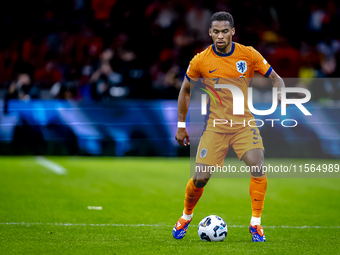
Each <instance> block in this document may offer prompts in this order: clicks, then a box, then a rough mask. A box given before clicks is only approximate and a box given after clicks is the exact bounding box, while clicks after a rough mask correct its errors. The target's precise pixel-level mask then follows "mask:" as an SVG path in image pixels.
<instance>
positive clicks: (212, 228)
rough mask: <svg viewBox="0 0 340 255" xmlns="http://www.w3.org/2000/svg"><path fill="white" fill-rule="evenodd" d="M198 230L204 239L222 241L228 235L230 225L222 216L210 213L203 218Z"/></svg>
mask: <svg viewBox="0 0 340 255" xmlns="http://www.w3.org/2000/svg"><path fill="white" fill-rule="evenodd" d="M197 232H198V236H199V237H200V238H201V240H202V241H209V242H220V241H223V240H224V239H225V238H226V237H227V234H228V227H227V224H226V223H225V221H224V220H223V219H222V218H221V217H219V216H216V215H210V216H207V217H205V218H204V219H203V220H201V222H200V223H199V224H198V229H197Z"/></svg>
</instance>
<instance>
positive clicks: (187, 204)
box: [184, 178, 204, 215]
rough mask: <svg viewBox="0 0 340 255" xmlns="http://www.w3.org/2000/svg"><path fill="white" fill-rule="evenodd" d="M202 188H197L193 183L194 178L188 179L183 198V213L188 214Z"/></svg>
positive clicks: (191, 211) (198, 197)
mask: <svg viewBox="0 0 340 255" xmlns="http://www.w3.org/2000/svg"><path fill="white" fill-rule="evenodd" d="M203 189H204V187H203V188H197V187H196V186H195V185H194V180H193V178H191V179H190V180H189V181H188V184H187V188H186V190H185V200H184V213H185V214H187V215H190V214H192V213H193V210H194V208H195V206H196V204H197V202H198V200H199V199H200V197H201V196H202V194H203Z"/></svg>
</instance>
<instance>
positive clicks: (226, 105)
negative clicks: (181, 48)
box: [186, 42, 272, 133]
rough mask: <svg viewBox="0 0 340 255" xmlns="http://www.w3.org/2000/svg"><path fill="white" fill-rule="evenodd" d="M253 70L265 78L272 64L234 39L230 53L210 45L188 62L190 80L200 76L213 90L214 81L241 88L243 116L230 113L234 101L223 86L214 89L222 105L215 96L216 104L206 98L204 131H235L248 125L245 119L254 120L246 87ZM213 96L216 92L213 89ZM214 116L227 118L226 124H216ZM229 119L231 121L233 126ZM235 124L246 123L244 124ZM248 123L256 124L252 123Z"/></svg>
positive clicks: (195, 79)
mask: <svg viewBox="0 0 340 255" xmlns="http://www.w3.org/2000/svg"><path fill="white" fill-rule="evenodd" d="M255 71H256V72H258V73H260V74H261V75H263V76H266V77H268V76H269V74H270V73H271V71H272V67H271V66H270V65H269V64H268V63H267V61H266V60H265V59H264V58H263V57H262V55H261V54H260V53H259V52H258V51H256V50H255V49H254V48H253V47H247V46H243V45H241V44H239V43H234V42H232V48H231V51H230V52H229V53H226V54H222V53H219V52H217V51H216V48H215V45H214V44H212V45H210V46H209V47H208V48H207V49H205V50H204V51H202V52H201V53H199V54H197V55H196V56H195V57H194V58H193V59H192V60H191V61H190V65H189V67H188V70H187V73H186V77H187V79H188V80H189V81H191V80H194V81H197V80H198V79H199V78H203V79H202V80H203V83H205V84H206V85H208V87H209V88H212V89H215V84H230V85H234V86H236V87H238V88H239V89H241V91H242V93H243V96H244V115H233V101H234V100H233V96H232V93H231V92H230V90H229V89H226V88H222V89H215V90H216V93H217V94H218V96H219V98H220V99H221V103H222V105H221V103H220V102H219V99H217V98H218V97H216V102H217V104H215V103H214V102H212V101H211V98H210V97H208V100H207V114H206V116H205V126H204V130H209V131H214V132H219V133H235V132H237V131H239V130H240V129H241V128H242V127H244V126H248V121H249V120H252V119H254V116H253V115H252V114H251V112H250V110H249V108H248V86H249V83H250V81H251V79H252V78H253V77H254V72H255ZM202 93H203V92H202ZM212 95H214V96H215V95H216V94H215V91H214V93H212ZM217 119H223V120H227V121H228V123H227V124H216V120H217ZM214 120H215V126H214ZM231 122H232V123H233V124H232V126H231ZM219 123H221V121H220V122H219ZM234 123H245V125H243V124H234ZM251 125H256V124H255V123H254V122H251Z"/></svg>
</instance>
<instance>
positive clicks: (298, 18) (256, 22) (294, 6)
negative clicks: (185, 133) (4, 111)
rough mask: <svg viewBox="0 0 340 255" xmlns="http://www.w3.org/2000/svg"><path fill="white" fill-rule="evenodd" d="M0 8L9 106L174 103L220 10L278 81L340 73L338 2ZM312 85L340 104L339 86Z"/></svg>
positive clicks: (61, 3)
mask: <svg viewBox="0 0 340 255" xmlns="http://www.w3.org/2000/svg"><path fill="white" fill-rule="evenodd" d="M0 6H1V7H0V19H1V22H0V24H1V25H0V27H1V30H0V36H1V40H0V89H2V90H6V92H5V93H4V94H5V98H6V99H7V100H9V99H11V98H20V99H28V98H60V99H74V100H94V101H102V102H106V101H110V100H112V99H114V98H116V97H127V98H147V99H152V98H163V99H175V98H177V95H178V91H179V88H180V85H181V81H182V79H183V76H184V74H185V71H186V69H187V67H188V64H189V61H190V60H191V58H192V57H193V56H194V55H195V54H196V53H198V52H200V51H202V50H203V49H205V47H207V46H208V45H209V44H211V39H210V37H209V35H208V28H209V20H210V17H211V15H212V14H213V13H214V12H216V11H222V10H224V11H228V12H230V13H231V14H232V15H233V16H234V20H235V28H236V34H235V36H234V41H236V42H239V43H241V44H244V45H251V46H253V47H254V48H256V49H257V50H258V51H259V52H261V53H262V55H263V56H264V57H265V58H266V59H267V60H268V62H269V63H270V64H271V65H272V66H273V68H274V69H275V70H276V71H277V73H278V74H279V75H281V76H282V77H294V78H301V79H302V81H303V78H332V77H340V33H339V32H338V28H337V26H338V24H340V5H339V3H338V2H337V1H335V0H329V1H313V0H312V1H307V0H286V1H281V0H271V1H267V0H265V1H260V0H245V1H238V0H203V1H202V0H195V1H193V0H191V1H185V0H153V1H152V0H138V1H123V0H26V1H23V0H12V1H2V2H1V4H0ZM330 80H332V79H330ZM310 81H311V80H308V81H307V82H305V83H304V85H303V86H307V87H308V86H312V87H310V88H311V90H312V93H313V100H319V99H320V98H330V99H335V100H339V99H340V84H338V83H336V82H335V83H334V82H329V83H322V84H318V85H317V86H314V85H312V84H311V82H310ZM302 83H303V82H302ZM295 85H296V84H293V85H292V86H295ZM300 85H301V84H300ZM300 85H299V86H300ZM259 86H260V85H259ZM260 89H261V88H260Z"/></svg>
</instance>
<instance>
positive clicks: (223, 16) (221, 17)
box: [210, 12, 234, 28]
mask: <svg viewBox="0 0 340 255" xmlns="http://www.w3.org/2000/svg"><path fill="white" fill-rule="evenodd" d="M214 21H229V24H230V26H231V28H233V27H234V19H233V16H231V14H230V13H229V12H215V13H214V14H213V15H212V16H211V18H210V27H211V25H212V23H213V22H214Z"/></svg>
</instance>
